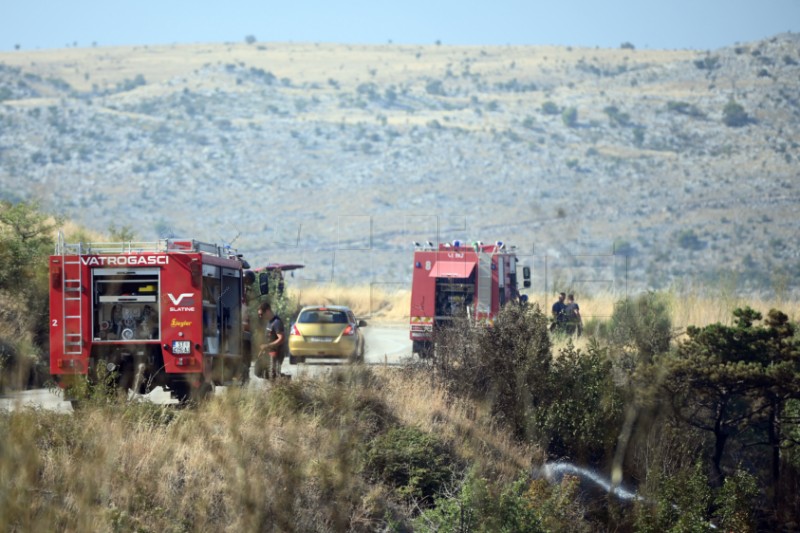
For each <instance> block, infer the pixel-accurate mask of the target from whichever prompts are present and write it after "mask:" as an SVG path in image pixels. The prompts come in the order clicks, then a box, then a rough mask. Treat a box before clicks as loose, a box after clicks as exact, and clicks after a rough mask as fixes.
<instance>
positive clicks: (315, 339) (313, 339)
mask: <svg viewBox="0 0 800 533" xmlns="http://www.w3.org/2000/svg"><path fill="white" fill-rule="evenodd" d="M308 342H331V337H309V338H308Z"/></svg>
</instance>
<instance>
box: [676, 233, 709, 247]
mask: <svg viewBox="0 0 800 533" xmlns="http://www.w3.org/2000/svg"><path fill="white" fill-rule="evenodd" d="M677 240H678V246H680V247H681V248H683V249H684V250H702V249H703V248H705V247H706V243H705V242H703V241H702V240H700V237H698V236H697V234H696V233H695V232H694V230H691V229H687V230H684V231H681V232H680V233H678V236H677Z"/></svg>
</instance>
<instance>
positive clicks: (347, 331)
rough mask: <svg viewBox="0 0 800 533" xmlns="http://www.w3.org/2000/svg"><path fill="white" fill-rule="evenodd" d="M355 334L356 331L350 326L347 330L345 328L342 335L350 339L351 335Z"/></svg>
mask: <svg viewBox="0 0 800 533" xmlns="http://www.w3.org/2000/svg"><path fill="white" fill-rule="evenodd" d="M355 333H356V330H354V329H353V326H350V325H348V326H347V327H346V328H344V331H343V332H342V335H347V336H348V337H349V336H350V335H355Z"/></svg>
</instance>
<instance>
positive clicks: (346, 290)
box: [289, 284, 411, 322]
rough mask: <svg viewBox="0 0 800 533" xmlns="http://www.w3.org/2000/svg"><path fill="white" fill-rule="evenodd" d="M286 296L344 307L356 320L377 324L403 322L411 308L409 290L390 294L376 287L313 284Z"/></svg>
mask: <svg viewBox="0 0 800 533" xmlns="http://www.w3.org/2000/svg"><path fill="white" fill-rule="evenodd" d="M289 296H290V297H291V298H296V299H297V300H298V301H299V303H300V305H301V306H305V305H346V306H347V307H349V308H350V309H352V310H353V312H354V313H355V314H356V316H358V317H363V318H367V319H370V320H373V321H377V322H405V321H406V320H405V319H407V318H408V311H409V309H410V306H411V292H410V291H409V290H397V291H390V290H386V289H384V288H383V287H382V286H378V285H367V286H364V285H361V286H342V285H335V284H329V285H316V286H313V287H308V288H292V289H290V290H289Z"/></svg>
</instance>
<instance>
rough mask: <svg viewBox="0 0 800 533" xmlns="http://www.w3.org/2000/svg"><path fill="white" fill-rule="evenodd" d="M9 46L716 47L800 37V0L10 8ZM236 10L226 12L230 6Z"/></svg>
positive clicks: (86, 1) (3, 26) (298, 1)
mask: <svg viewBox="0 0 800 533" xmlns="http://www.w3.org/2000/svg"><path fill="white" fill-rule="evenodd" d="M4 4H5V5H4V6H3V7H2V9H0V50H13V49H14V48H15V47H16V46H20V47H21V48H22V49H25V50H31V49H37V48H63V47H65V46H73V45H74V44H75V43H77V45H78V46H79V47H84V46H91V45H92V44H93V43H96V44H97V45H100V46H110V45H130V44H169V43H196V42H226V41H236V42H240V41H243V40H244V38H245V36H247V35H253V36H255V37H256V38H257V39H258V40H259V41H266V42H269V41H294V42H338V43H353V44H363V43H374V44H384V43H388V42H389V41H391V42H394V43H398V44H432V43H435V42H436V41H441V43H442V44H478V45H481V44H486V45H491V44H499V45H502V44H533V45H544V44H557V45H573V46H600V47H612V48H615V47H618V46H619V45H620V44H621V43H624V42H630V43H632V44H634V45H635V46H636V47H637V48H669V49H675V48H693V49H699V50H709V49H714V48H718V47H721V46H728V45H732V44H734V43H736V42H740V43H744V42H748V41H754V40H757V39H761V38H764V37H769V36H772V35H775V34H776V33H781V32H786V31H792V32H800V0H661V1H659V2H653V1H648V0H638V1H634V0H551V1H550V2H543V1H541V0H527V1H523V0H491V1H482V2H479V1H470V0H424V1H423V0H392V1H390V2H387V1H386V0H363V1H356V0H348V1H341V0H292V1H289V0H284V1H282V2H278V1H274V0H262V1H257V0H228V1H225V2H221V1H216V2H212V1H209V0H193V1H185V0H137V1H131V0H73V1H65V0H28V1H24V2H23V1H12V0H7V1H5V2H4ZM223 6H224V7H223Z"/></svg>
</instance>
